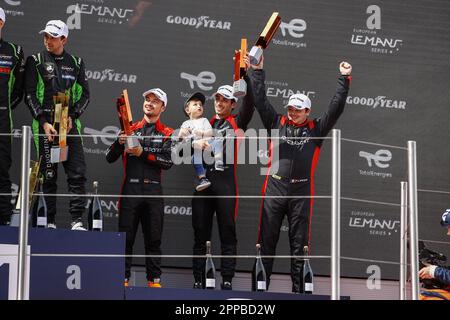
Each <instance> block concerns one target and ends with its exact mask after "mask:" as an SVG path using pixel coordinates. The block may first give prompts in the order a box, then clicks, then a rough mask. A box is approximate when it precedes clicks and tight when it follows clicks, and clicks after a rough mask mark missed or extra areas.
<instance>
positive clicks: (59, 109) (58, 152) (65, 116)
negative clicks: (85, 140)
mask: <svg viewBox="0 0 450 320" xmlns="http://www.w3.org/2000/svg"><path fill="white" fill-rule="evenodd" d="M53 103H54V104H55V111H54V114H53V128H55V130H56V132H58V134H57V136H55V139H54V140H53V143H52V148H51V150H50V162H51V163H58V162H63V161H66V160H67V155H68V152H69V147H68V146H67V127H68V125H69V95H68V93H62V92H58V94H57V95H56V96H53Z"/></svg>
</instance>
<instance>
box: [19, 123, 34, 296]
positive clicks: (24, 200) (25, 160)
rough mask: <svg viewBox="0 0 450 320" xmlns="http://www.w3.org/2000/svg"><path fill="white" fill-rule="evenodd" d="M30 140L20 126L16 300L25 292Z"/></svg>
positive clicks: (26, 131) (25, 128)
mask: <svg viewBox="0 0 450 320" xmlns="http://www.w3.org/2000/svg"><path fill="white" fill-rule="evenodd" d="M30 141H31V128H30V127H29V126H23V127H22V168H21V177H20V185H21V188H22V197H21V199H20V225H19V259H18V272H17V300H23V299H24V298H25V292H26V285H27V281H26V270H27V267H28V266H27V247H28V212H29V208H28V199H29V189H30V183H29V177H28V176H29V170H30Z"/></svg>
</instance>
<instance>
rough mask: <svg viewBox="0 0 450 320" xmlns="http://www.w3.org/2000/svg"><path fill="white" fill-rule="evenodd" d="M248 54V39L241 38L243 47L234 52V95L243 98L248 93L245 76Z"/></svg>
mask: <svg viewBox="0 0 450 320" xmlns="http://www.w3.org/2000/svg"><path fill="white" fill-rule="evenodd" d="M246 54H247V39H241V49H240V50H239V51H236V52H235V54H234V82H233V96H235V97H236V98H241V97H243V96H245V95H246V94H247V83H246V82H245V80H244V79H243V78H244V76H245V61H244V58H245V55H246Z"/></svg>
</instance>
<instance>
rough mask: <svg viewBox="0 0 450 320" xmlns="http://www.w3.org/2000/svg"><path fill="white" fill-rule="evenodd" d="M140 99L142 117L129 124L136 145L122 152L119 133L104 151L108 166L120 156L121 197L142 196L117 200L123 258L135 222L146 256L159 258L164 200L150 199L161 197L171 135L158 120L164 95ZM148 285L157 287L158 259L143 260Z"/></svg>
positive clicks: (147, 94) (133, 234) (154, 92)
mask: <svg viewBox="0 0 450 320" xmlns="http://www.w3.org/2000/svg"><path fill="white" fill-rule="evenodd" d="M143 96H144V99H145V100H144V104H143V111H144V118H143V119H142V120H141V121H139V122H136V123H134V124H133V125H132V127H131V129H132V130H133V132H134V133H135V135H137V136H138V137H140V136H142V138H140V139H139V142H140V146H138V147H135V148H130V149H125V146H124V144H125V136H124V135H123V133H122V134H121V136H120V137H119V139H117V140H116V141H115V142H114V143H113V144H112V145H111V146H110V147H109V148H108V150H107V152H106V160H107V161H108V162H109V163H111V162H114V161H116V160H117V159H118V158H119V157H120V156H122V160H123V165H124V168H125V177H124V179H123V184H122V191H121V194H122V195H134V196H137V195H143V197H142V198H136V197H129V198H127V197H124V198H121V199H120V201H119V231H120V232H126V242H125V243H126V248H125V250H126V251H125V252H126V254H127V255H131V254H133V245H134V240H135V238H136V232H137V229H138V226H139V223H141V225H142V232H143V234H144V246H145V254H146V255H161V237H162V229H163V218H164V200H163V199H162V198H158V197H156V198H153V197H148V198H146V197H145V196H146V195H150V196H155V195H156V196H160V195H162V187H161V171H162V170H167V169H169V168H170V167H172V164H173V162H172V159H171V145H172V142H171V135H172V133H173V129H172V128H169V127H166V126H165V125H163V124H162V123H161V121H160V119H159V118H160V116H161V113H162V112H163V111H164V110H165V109H166V106H167V95H166V93H165V92H164V91H162V90H161V89H159V88H154V89H150V90H148V91H146V92H144V94H143ZM131 262H132V258H131V257H126V258H125V286H128V282H129V278H130V276H131ZM145 265H146V272H147V280H148V286H149V287H151V288H160V287H161V280H160V279H161V267H160V266H161V258H155V257H152V258H150V257H147V258H146V259H145Z"/></svg>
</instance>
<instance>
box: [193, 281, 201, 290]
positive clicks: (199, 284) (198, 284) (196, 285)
mask: <svg viewBox="0 0 450 320" xmlns="http://www.w3.org/2000/svg"><path fill="white" fill-rule="evenodd" d="M194 289H203V285H202V283H201V282H195V283H194Z"/></svg>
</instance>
